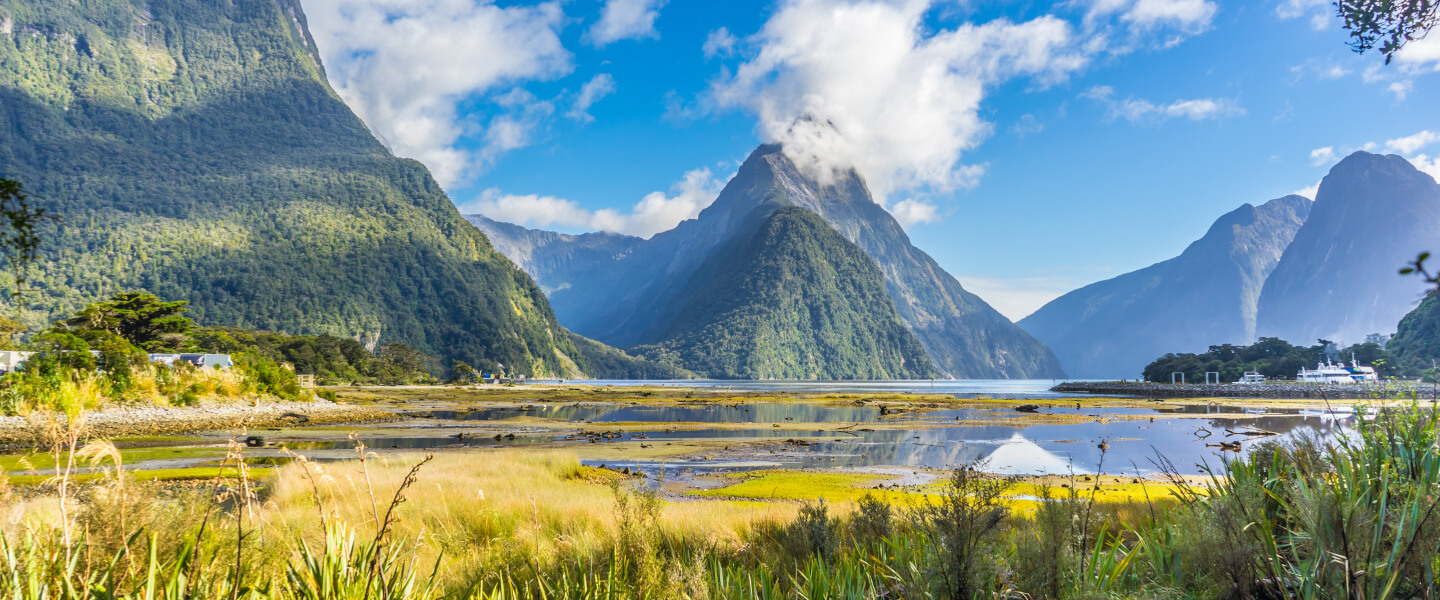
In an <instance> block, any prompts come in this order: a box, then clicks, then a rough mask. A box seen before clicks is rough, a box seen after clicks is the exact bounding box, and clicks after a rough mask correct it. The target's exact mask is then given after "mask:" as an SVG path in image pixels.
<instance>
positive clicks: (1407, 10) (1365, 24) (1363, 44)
mask: <svg viewBox="0 0 1440 600" xmlns="http://www.w3.org/2000/svg"><path fill="white" fill-rule="evenodd" d="M1334 5H1335V8H1336V9H1337V10H1338V11H1339V13H1340V18H1341V19H1343V20H1344V22H1345V25H1344V27H1345V29H1346V30H1347V31H1349V32H1350V47H1351V48H1354V49H1355V51H1356V52H1358V53H1361V54H1364V53H1365V52H1366V51H1368V50H1370V49H1371V48H1374V47H1375V45H1376V44H1377V43H1378V44H1379V45H1380V53H1381V54H1384V55H1385V64H1387V65H1388V64H1390V59H1392V58H1395V53H1397V52H1399V51H1400V49H1401V48H1404V47H1405V44H1408V43H1410V42H1413V41H1416V40H1420V39H1422V38H1424V37H1425V34H1427V33H1429V32H1430V30H1431V29H1433V28H1434V27H1435V24H1436V23H1437V22H1440V2H1437V1H1435V0H1336V1H1335V2H1334Z"/></svg>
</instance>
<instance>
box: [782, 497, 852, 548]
mask: <svg viewBox="0 0 1440 600" xmlns="http://www.w3.org/2000/svg"><path fill="white" fill-rule="evenodd" d="M785 539H786V542H787V545H788V546H789V547H790V550H791V552H793V553H795V554H798V555H801V556H805V555H817V556H819V557H821V558H830V557H832V556H834V555H835V552H836V551H837V550H838V549H839V547H840V520H839V519H836V518H834V517H831V516H830V511H829V509H827V508H826V507H825V499H824V498H821V499H820V501H819V502H815V503H810V502H806V503H805V504H804V505H803V506H801V507H800V514H798V515H796V516H795V520H794V521H791V522H790V526H789V527H787V528H786V529H785Z"/></svg>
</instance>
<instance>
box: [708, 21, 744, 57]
mask: <svg viewBox="0 0 1440 600" xmlns="http://www.w3.org/2000/svg"><path fill="white" fill-rule="evenodd" d="M738 43H740V40H739V38H736V37H735V34H733V33H730V30H729V29H726V28H724V27H721V28H719V29H716V30H715V31H711V32H710V35H708V36H705V45H704V46H703V47H702V48H701V49H702V50H704V51H705V58H715V57H717V56H729V55H730V54H731V53H732V52H734V51H735V44H738Z"/></svg>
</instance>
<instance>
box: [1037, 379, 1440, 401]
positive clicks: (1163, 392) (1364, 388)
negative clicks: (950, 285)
mask: <svg viewBox="0 0 1440 600" xmlns="http://www.w3.org/2000/svg"><path fill="white" fill-rule="evenodd" d="M1050 391H1052V392H1059V393H1067V394H1096V395H1103V396H1135V397H1140V398H1295V399H1314V400H1323V399H1328V400H1380V399H1404V398H1412V397H1415V398H1420V399H1430V398H1431V397H1432V396H1434V395H1435V394H1436V388H1435V387H1434V386H1431V385H1430V384H1419V383H1413V382H1382V383H1374V384H1355V383H1352V384H1321V383H1296V382H1293V381H1286V382H1270V383H1251V384H1233V383H1221V384H1201V383H1178V384H1176V383H1145V382H1132V381H1094V382H1067V383H1062V384H1060V385H1057V386H1055V387H1053V388H1050Z"/></svg>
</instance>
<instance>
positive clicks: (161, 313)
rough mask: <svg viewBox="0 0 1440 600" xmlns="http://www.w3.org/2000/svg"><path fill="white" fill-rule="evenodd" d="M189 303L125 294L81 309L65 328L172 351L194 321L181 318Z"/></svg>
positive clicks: (145, 294) (154, 350)
mask: <svg viewBox="0 0 1440 600" xmlns="http://www.w3.org/2000/svg"><path fill="white" fill-rule="evenodd" d="M189 304H190V303H189V302H186V301H184V300H177V301H174V302H165V301H163V300H161V299H159V298H157V297H156V296H155V295H154V294H147V293H144V292H125V293H123V294H118V295H116V296H114V297H112V298H110V300H108V301H105V302H97V303H95V304H91V305H89V306H86V307H85V308H83V309H81V310H80V312H78V313H75V316H73V317H71V318H69V319H67V320H66V321H65V325H67V326H69V327H70V328H71V329H72V330H77V331H78V332H82V334H83V332H84V331H86V330H90V331H103V332H108V333H112V334H114V335H118V336H120V337H122V338H125V340H126V341H128V342H130V343H131V344H134V345H135V346H136V347H138V348H143V349H145V350H147V351H151V352H157V351H167V350H174V349H176V348H179V347H180V346H182V345H184V344H185V341H186V339H188V334H189V333H190V330H191V329H193V328H194V327H195V322H194V321H191V320H190V319H189V317H186V316H185V308H186V307H187V306H189Z"/></svg>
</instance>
